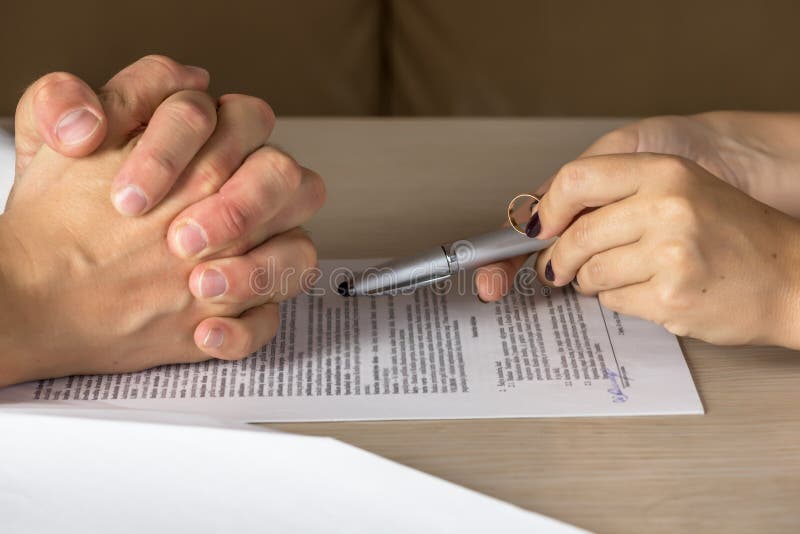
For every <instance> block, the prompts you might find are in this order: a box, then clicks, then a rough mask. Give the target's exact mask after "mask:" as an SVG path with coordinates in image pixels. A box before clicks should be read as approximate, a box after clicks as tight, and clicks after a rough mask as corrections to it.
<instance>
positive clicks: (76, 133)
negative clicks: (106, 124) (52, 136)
mask: <svg viewBox="0 0 800 534" xmlns="http://www.w3.org/2000/svg"><path fill="white" fill-rule="evenodd" d="M98 126H100V119H99V118H98V117H97V115H95V114H94V113H92V112H91V111H89V110H88V109H87V108H80V109H75V110H72V111H70V112H69V113H67V114H66V115H64V116H63V117H62V118H61V120H60V121H58V125H57V126H56V137H57V138H58V140H59V141H60V142H61V144H62V145H67V146H70V145H77V144H78V143H80V142H82V141H85V140H86V139H88V138H89V137H91V135H92V134H93V133H94V132H95V131H96V130H97V127H98Z"/></svg>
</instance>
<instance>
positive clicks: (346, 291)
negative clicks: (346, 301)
mask: <svg viewBox="0 0 800 534" xmlns="http://www.w3.org/2000/svg"><path fill="white" fill-rule="evenodd" d="M337 291H338V292H339V294H340V295H341V296H343V297H352V296H353V295H352V294H351V293H350V282H349V281H348V280H345V281H344V282H342V283H341V284H339V287H338V288H337Z"/></svg>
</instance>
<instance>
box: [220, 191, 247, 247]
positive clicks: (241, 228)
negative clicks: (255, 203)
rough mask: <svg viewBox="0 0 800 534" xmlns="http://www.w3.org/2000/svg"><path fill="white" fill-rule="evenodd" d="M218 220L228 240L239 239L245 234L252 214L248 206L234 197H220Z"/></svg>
mask: <svg viewBox="0 0 800 534" xmlns="http://www.w3.org/2000/svg"><path fill="white" fill-rule="evenodd" d="M222 198H223V202H222V205H221V208H220V210H219V213H218V215H219V218H220V220H221V222H222V225H223V228H224V229H225V231H226V234H227V236H229V238H236V237H241V236H243V235H244V234H245V232H247V230H248V228H249V225H250V221H251V220H252V217H253V213H252V209H251V208H250V206H249V205H248V204H247V203H246V202H245V201H242V200H237V199H236V198H234V197H222Z"/></svg>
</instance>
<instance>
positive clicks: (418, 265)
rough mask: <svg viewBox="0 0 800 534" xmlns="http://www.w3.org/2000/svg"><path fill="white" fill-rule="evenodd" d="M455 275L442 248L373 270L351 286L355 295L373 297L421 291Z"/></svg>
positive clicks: (356, 278)
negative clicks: (414, 290) (405, 291)
mask: <svg viewBox="0 0 800 534" xmlns="http://www.w3.org/2000/svg"><path fill="white" fill-rule="evenodd" d="M453 272H455V266H454V265H451V263H450V260H449V258H448V257H447V254H446V253H445V250H444V248H443V247H441V246H439V247H435V248H432V249H429V250H427V251H425V252H422V253H420V254H416V255H414V256H411V257H408V258H402V259H399V260H392V261H389V262H386V263H382V264H381V265H377V266H375V267H370V268H369V269H366V270H364V271H363V272H361V273H359V274H358V275H357V276H355V277H354V278H353V280H352V282H351V284H352V286H351V291H352V293H353V294H354V295H373V294H381V293H385V292H389V291H400V290H403V289H406V288H409V287H421V286H425V285H429V284H432V283H434V282H436V281H437V280H443V279H445V278H448V277H449V276H450V275H451V274H453Z"/></svg>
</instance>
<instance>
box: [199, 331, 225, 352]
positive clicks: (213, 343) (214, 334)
mask: <svg viewBox="0 0 800 534" xmlns="http://www.w3.org/2000/svg"><path fill="white" fill-rule="evenodd" d="M223 341H225V333H224V332H223V331H222V330H220V329H219V328H212V329H211V330H209V331H208V334H206V338H205V339H204V340H203V346H204V347H206V348H207V349H218V348H220V347H221V346H222V342H223Z"/></svg>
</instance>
